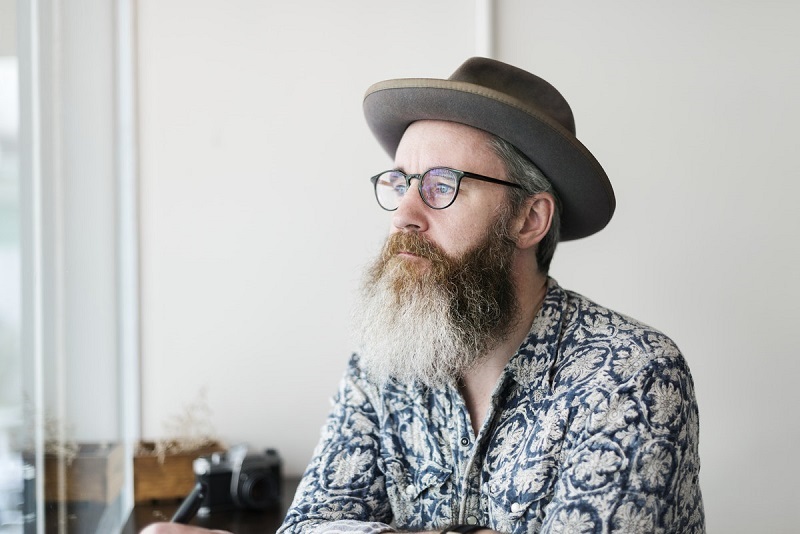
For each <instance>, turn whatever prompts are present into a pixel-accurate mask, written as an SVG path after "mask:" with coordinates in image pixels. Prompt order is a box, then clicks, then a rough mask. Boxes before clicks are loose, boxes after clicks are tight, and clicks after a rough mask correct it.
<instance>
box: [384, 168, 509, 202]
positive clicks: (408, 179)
mask: <svg viewBox="0 0 800 534" xmlns="http://www.w3.org/2000/svg"><path fill="white" fill-rule="evenodd" d="M437 170H444V171H450V172H452V173H453V174H455V176H456V191H455V193H453V198H451V199H450V202H448V203H447V204H446V205H444V206H438V207H437V206H431V205H430V204H429V203H428V201H427V200H425V195H423V194H422V180H423V177H424V176H425V175H427V174H428V173H430V172H431V171H437ZM387 172H394V173H399V174H402V175H403V177H404V178H405V179H406V193H407V192H408V190H409V189H411V180H414V179H416V180H419V184H418V185H417V191H418V192H419V197H420V198H421V199H422V202H424V203H425V205H426V206H428V207H429V208H431V209H434V210H443V209H446V208H449V207H450V206H452V205H453V202H455V201H456V197H457V196H458V191H459V190H460V189H461V180H463V179H464V178H472V179H474V180H480V181H481V182H489V183H491V184H500V185H505V186H508V187H516V188H517V189H522V186H521V185H519V184H515V183H513V182H507V181H505V180H498V179H497V178H491V177H489V176H484V175H482V174H477V173H474V172H467V171H460V170H458V169H453V168H450V167H431V168H430V169H428V170H427V171H425V172H423V173H421V174H406V173H405V172H403V171H401V170H398V169H389V170H386V171H383V172H380V173H378V174H376V175H375V176H373V177H372V178H370V179H369V180H370V181H371V182H372V187H373V189H374V190H375V200H377V201H378V205H379V206H380V207H381V208H383V209H385V210H386V211H395V210H397V208H399V207H400V201H399V199H398V203H397V204H398V205H397V206H396V207H394V208H387V207H386V206H384V205H383V204H381V199H380V197H379V196H378V178H380V177H381V176H383V175H384V174H386V173H387ZM403 196H405V193H403ZM399 198H403V197H399Z"/></svg>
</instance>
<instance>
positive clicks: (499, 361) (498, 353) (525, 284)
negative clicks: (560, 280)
mask: <svg viewBox="0 0 800 534" xmlns="http://www.w3.org/2000/svg"><path fill="white" fill-rule="evenodd" d="M517 278H523V277H517ZM515 282H516V287H517V298H518V300H517V302H519V311H518V313H517V321H516V326H515V328H514V330H513V331H512V332H511V335H509V336H508V337H507V338H506V340H505V341H503V342H502V343H500V344H498V345H497V346H496V347H495V348H493V349H492V350H490V351H489V352H488V354H487V355H486V357H485V358H483V359H482V360H481V362H480V363H479V364H478V365H476V366H475V367H472V368H471V369H469V370H468V371H467V372H466V373H464V375H463V376H462V377H461V382H460V385H461V394H462V395H463V397H464V402H465V403H466V405H467V409H468V410H469V412H470V417H471V418H472V427H473V429H474V431H475V433H476V434H477V432H478V430H479V429H480V425H481V424H483V420H484V418H485V416H486V412H487V411H488V407H489V404H490V401H491V395H492V391H493V390H494V388H495V386H496V384H497V380H498V379H499V378H500V375H501V374H502V373H503V369H505V367H506V365H507V364H508V362H509V360H510V359H511V358H512V357H513V356H514V354H516V353H517V350H518V349H519V347H520V345H521V344H522V342H523V341H525V338H526V337H527V336H528V333H529V332H530V330H531V326H532V325H533V321H534V319H535V318H536V315H537V314H538V313H539V309H540V308H541V306H542V302H543V301H544V297H545V295H546V293H547V276H546V275H543V274H540V273H538V272H537V273H536V275H534V276H532V277H531V276H530V275H529V276H526V277H524V279H517V280H515Z"/></svg>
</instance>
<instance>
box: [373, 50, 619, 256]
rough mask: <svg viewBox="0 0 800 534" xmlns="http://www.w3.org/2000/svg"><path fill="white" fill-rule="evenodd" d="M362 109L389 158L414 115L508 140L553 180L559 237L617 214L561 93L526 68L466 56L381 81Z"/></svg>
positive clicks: (587, 231)
mask: <svg viewBox="0 0 800 534" xmlns="http://www.w3.org/2000/svg"><path fill="white" fill-rule="evenodd" d="M364 114H365V115H366V118H367V123H368V125H369V128H370V129H371V130H372V133H373V134H374V135H375V137H376V138H377V140H378V142H379V143H380V144H381V146H382V147H383V148H384V150H386V152H387V153H388V154H389V156H390V157H392V158H394V156H395V152H396V151H397V146H398V144H399V143H400V139H401V138H402V137H403V134H404V133H405V131H406V128H408V126H409V125H410V124H411V123H412V122H414V121H418V120H424V119H433V120H444V121H452V122H458V123H462V124H466V125H468V126H472V127H475V128H479V129H481V130H485V131H487V132H489V133H492V134H494V135H496V136H498V137H500V138H502V139H505V140H506V141H508V142H509V143H511V144H512V145H514V146H515V147H516V148H517V149H519V150H520V151H521V152H522V153H523V154H525V155H526V156H527V157H528V158H529V159H530V160H531V161H532V162H533V163H534V164H535V165H536V166H537V167H538V168H539V169H540V170H541V171H542V172H543V173H544V174H545V176H546V177H547V178H548V180H550V182H551V183H552V184H553V187H554V188H555V190H556V193H557V194H558V197H559V199H560V201H561V208H562V211H561V240H562V241H567V240H571V239H578V238H581V237H586V236H588V235H591V234H593V233H595V232H597V231H599V230H601V229H602V228H604V227H605V226H606V225H607V224H608V222H609V221H610V220H611V216H612V215H613V214H614V209H615V207H616V200H615V198H614V190H613V189H612V187H611V182H610V181H609V180H608V176H606V173H605V171H604V170H603V168H602V167H601V166H600V163H598V161H597V159H595V157H594V156H593V155H592V154H591V152H589V150H588V149H587V148H586V147H585V146H584V145H583V144H582V143H581V142H580V141H578V139H577V138H576V137H575V120H574V118H573V116H572V110H571V109H570V107H569V104H568V103H567V101H566V99H564V97H563V96H561V93H559V92H558V90H556V88H555V87H553V86H552V85H550V84H549V83H548V82H546V81H545V80H543V79H541V78H539V77H538V76H536V75H534V74H531V73H529V72H527V71H524V70H522V69H519V68H517V67H514V66H512V65H508V64H506V63H502V62H500V61H496V60H493V59H487V58H471V59H468V60H467V61H466V62H465V63H464V64H462V65H461V66H460V67H459V68H458V69H457V70H456V71H455V72H454V73H453V75H452V76H450V78H448V79H446V80H440V79H431V78H403V79H396V80H386V81H383V82H379V83H376V84H374V85H373V86H371V87H370V88H369V89H368V90H367V92H366V95H365V96H364ZM463 170H466V171H468V170H469V169H463Z"/></svg>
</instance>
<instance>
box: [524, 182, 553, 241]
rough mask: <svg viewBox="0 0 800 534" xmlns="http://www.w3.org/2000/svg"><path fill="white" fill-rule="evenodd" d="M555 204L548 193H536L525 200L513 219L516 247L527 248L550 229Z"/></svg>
mask: <svg viewBox="0 0 800 534" xmlns="http://www.w3.org/2000/svg"><path fill="white" fill-rule="evenodd" d="M555 205H556V201H555V198H553V195H551V194H550V193H537V194H535V195H533V196H531V197H529V198H528V199H527V200H526V201H525V203H524V204H523V205H522V208H521V209H520V213H519V214H518V215H517V217H516V218H515V219H514V222H515V223H516V228H517V233H516V240H517V248H520V249H528V248H531V247H534V246H536V245H537V244H538V243H539V242H540V241H541V240H542V239H544V236H546V235H547V232H549V231H550V224H551V223H552V221H553V214H554V213H555Z"/></svg>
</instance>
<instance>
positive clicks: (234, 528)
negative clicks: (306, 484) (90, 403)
mask: <svg viewBox="0 0 800 534" xmlns="http://www.w3.org/2000/svg"><path fill="white" fill-rule="evenodd" d="M299 482H300V480H299V479H298V478H296V477H290V478H287V479H285V480H284V481H283V492H282V497H281V501H282V502H281V506H280V508H276V509H274V510H268V511H264V512H255V511H251V510H231V511H221V512H212V513H211V514H210V515H208V516H207V517H201V516H197V517H195V518H194V519H193V520H192V522H191V524H192V525H195V526H198V527H203V528H209V529H221V530H227V531H230V532H233V533H235V534H265V533H268V534H272V533H273V532H275V531H276V530H278V527H280V526H281V523H282V522H283V518H284V516H285V515H286V511H287V510H288V509H289V505H290V504H291V502H292V498H293V497H294V492H295V491H296V490H297V484H298V483H299ZM178 506H180V501H174V502H152V503H139V504H137V505H136V506H134V508H133V512H131V515H130V517H129V518H128V522H127V523H126V524H125V528H123V530H122V534H137V533H138V532H139V531H140V530H142V529H143V528H144V527H146V526H147V525H149V524H150V523H155V522H158V521H169V519H170V518H171V517H172V515H173V514H174V513H175V511H176V510H177V509H178Z"/></svg>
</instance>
